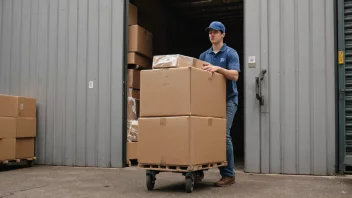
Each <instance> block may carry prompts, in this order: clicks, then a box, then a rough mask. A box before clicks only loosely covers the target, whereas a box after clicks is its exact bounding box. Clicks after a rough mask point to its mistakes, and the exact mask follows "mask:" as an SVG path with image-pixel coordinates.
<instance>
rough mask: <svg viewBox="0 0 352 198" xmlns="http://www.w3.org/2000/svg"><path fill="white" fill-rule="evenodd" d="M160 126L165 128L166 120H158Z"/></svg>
mask: <svg viewBox="0 0 352 198" xmlns="http://www.w3.org/2000/svg"><path fill="white" fill-rule="evenodd" d="M160 126H166V118H160Z"/></svg>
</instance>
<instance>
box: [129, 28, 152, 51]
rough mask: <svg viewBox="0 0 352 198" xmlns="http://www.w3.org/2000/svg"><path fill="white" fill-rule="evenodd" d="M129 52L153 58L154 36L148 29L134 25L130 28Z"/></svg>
mask: <svg viewBox="0 0 352 198" xmlns="http://www.w3.org/2000/svg"><path fill="white" fill-rule="evenodd" d="M128 29H129V38H128V52H136V53H139V54H142V55H144V56H146V57H148V58H153V35H152V33H150V32H149V31H147V30H146V29H144V28H142V27H140V26H138V25H132V26H129V27H128Z"/></svg>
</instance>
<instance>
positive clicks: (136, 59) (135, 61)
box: [127, 52, 152, 69]
mask: <svg viewBox="0 0 352 198" xmlns="http://www.w3.org/2000/svg"><path fill="white" fill-rule="evenodd" d="M127 61H128V63H127V64H129V65H139V66H140V67H142V68H145V69H148V68H151V64H152V61H151V60H150V59H149V58H146V57H144V56H141V55H139V54H137V53H135V52H130V53H128V57H127Z"/></svg>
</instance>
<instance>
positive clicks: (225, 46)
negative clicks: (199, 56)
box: [208, 43, 227, 54]
mask: <svg viewBox="0 0 352 198" xmlns="http://www.w3.org/2000/svg"><path fill="white" fill-rule="evenodd" d="M226 48H227V45H226V43H224V44H223V45H222V47H221V49H220V52H224V51H225V50H226ZM208 53H209V54H210V53H214V51H213V47H210V48H209V50H208Z"/></svg>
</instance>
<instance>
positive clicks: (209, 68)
mask: <svg viewBox="0 0 352 198" xmlns="http://www.w3.org/2000/svg"><path fill="white" fill-rule="evenodd" d="M203 66H204V67H203V69H204V70H206V71H208V72H211V73H214V72H217V71H219V70H220V67H218V66H214V65H212V64H209V63H204V64H203Z"/></svg>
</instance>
